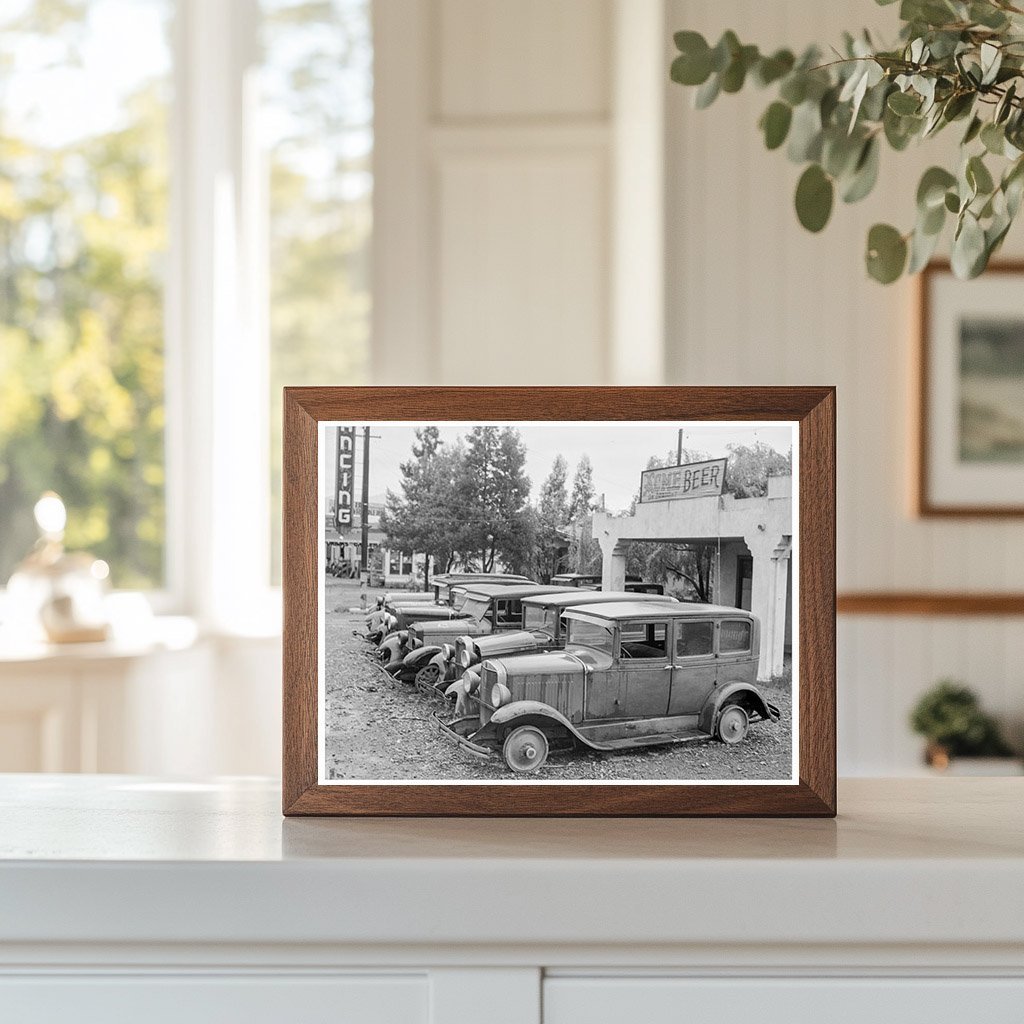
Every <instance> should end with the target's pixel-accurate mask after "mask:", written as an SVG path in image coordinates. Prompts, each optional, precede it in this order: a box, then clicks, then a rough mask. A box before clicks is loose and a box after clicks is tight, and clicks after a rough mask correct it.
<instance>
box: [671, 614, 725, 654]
mask: <svg viewBox="0 0 1024 1024" xmlns="http://www.w3.org/2000/svg"><path fill="white" fill-rule="evenodd" d="M676 630H677V633H676V657H677V658H700V657H705V656H707V655H709V654H712V653H713V652H714V649H715V624H714V622H712V621H711V619H702V620H700V621H698V622H680V623H679V625H678V626H677V627H676Z"/></svg>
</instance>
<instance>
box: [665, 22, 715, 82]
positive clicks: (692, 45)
mask: <svg viewBox="0 0 1024 1024" xmlns="http://www.w3.org/2000/svg"><path fill="white" fill-rule="evenodd" d="M674 39H675V43H676V48H677V49H678V50H679V56H678V57H676V59H675V60H674V61H672V69H671V71H670V75H671V78H672V81H673V82H678V83H679V84H680V85H703V83H704V82H706V81H707V80H708V76H709V75H710V74H711V49H710V47H709V46H708V44H707V40H706V39H705V38H704V37H703V36H702V35H701V34H700V33H699V32H677V33H676V34H675V36H674Z"/></svg>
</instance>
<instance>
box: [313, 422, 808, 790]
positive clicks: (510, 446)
mask: <svg viewBox="0 0 1024 1024" xmlns="http://www.w3.org/2000/svg"><path fill="white" fill-rule="evenodd" d="M317 426H318V435H317V444H318V472H319V481H318V495H319V508H318V527H319V538H318V558H319V566H318V587H319V594H318V614H319V629H318V637H319V650H318V700H319V706H318V715H319V729H318V736H319V746H320V749H319V752H318V759H319V760H318V764H319V769H318V770H319V781H320V783H321V784H323V785H331V784H346V785H352V784H360V783H367V784H369V783H377V784H380V783H404V784H409V783H412V784H423V785H429V784H447V783H452V782H458V783H460V784H463V783H466V784H495V783H498V784H506V785H510V786H530V785H546V784H553V783H562V784H564V783H570V784H583V783H586V784H594V783H601V784H609V785H615V784H624V783H633V784H635V783H638V782H644V783H653V784H668V783H673V784H678V783H691V784H694V785H715V784H729V785H736V784H749V785H766V784H775V785H778V784H783V785H796V784H797V782H798V778H799V773H798V767H799V766H798V764H797V751H798V721H797V708H798V706H799V699H798V697H799V695H798V692H797V689H798V682H797V681H798V679H799V671H798V666H797V664H796V660H797V657H798V650H799V645H798V637H797V632H798V628H799V618H800V617H799V614H798V610H799V603H798V593H797V589H798V580H799V569H798V566H799V550H798V544H797V539H798V536H799V527H798V517H799V508H798V500H797V495H798V487H797V484H798V479H799V465H798V452H799V443H798V431H799V427H798V424H797V423H796V422H790V421H768V422H759V421H737V422H731V421H695V422H672V421H635V422H597V421H586V422H572V421H538V422H532V421H522V422H471V421H437V422H422V423H416V422H360V423H348V422H320V423H319V424H318V425H317Z"/></svg>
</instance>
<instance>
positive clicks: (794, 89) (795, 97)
mask: <svg viewBox="0 0 1024 1024" xmlns="http://www.w3.org/2000/svg"><path fill="white" fill-rule="evenodd" d="M779 98H780V99H783V100H785V101H786V102H787V103H788V104H789V105H790V106H791V107H798V106H799V105H800V104H801V103H803V101H804V100H805V99H807V76H806V75H805V74H804V73H803V72H802V71H794V72H793V73H792V74H790V75H789V76H788V77H787V78H786V80H785V81H784V82H783V83H782V85H781V86H779Z"/></svg>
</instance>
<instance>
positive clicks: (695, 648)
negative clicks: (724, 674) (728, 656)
mask: <svg viewBox="0 0 1024 1024" xmlns="http://www.w3.org/2000/svg"><path fill="white" fill-rule="evenodd" d="M674 640H675V642H674V644H673V664H672V694H671V697H670V699H669V708H668V713H669V714H670V715H696V714H697V713H698V712H699V711H700V709H701V707H702V706H703V705H704V701H705V700H706V699H707V696H708V694H709V693H711V691H712V690H713V689H714V688H715V685H716V683H717V680H718V662H717V657H716V655H715V620H714V619H713V618H710V617H708V618H692V619H691V618H685V619H677V620H676V622H675V638H674Z"/></svg>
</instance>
